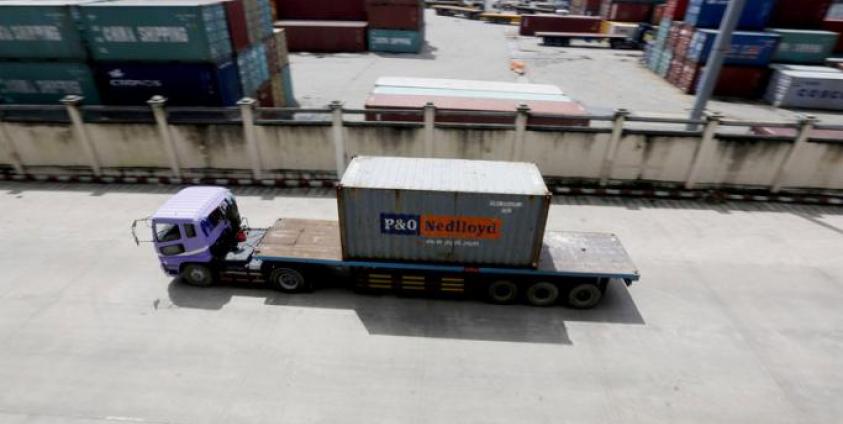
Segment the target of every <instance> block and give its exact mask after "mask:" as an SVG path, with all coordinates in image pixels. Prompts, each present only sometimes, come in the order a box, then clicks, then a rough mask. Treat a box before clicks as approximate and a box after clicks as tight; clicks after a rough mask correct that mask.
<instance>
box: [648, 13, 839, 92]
mask: <svg viewBox="0 0 843 424" xmlns="http://www.w3.org/2000/svg"><path fill="white" fill-rule="evenodd" d="M726 3H727V1H724V0H690V1H689V2H688V3H687V4H688V8H687V13H686V14H685V16H684V19H685V20H684V21H676V20H675V19H676V17H677V16H679V14H678V13H677V11H678V10H680V9H681V8H682V7H683V2H680V1H670V2H668V3H667V5H666V7H665V17H664V18H663V19H662V22H661V24H660V25H659V28H658V31H657V36H656V40H655V41H654V42H653V43H652V44H651V45H649V46H648V47H647V49H646V53H645V62H646V64H647V66H648V67H649V68H650V69H652V70H653V71H654V72H656V73H658V74H659V75H662V76H663V77H665V78H666V79H667V80H668V81H669V82H671V83H673V84H674V85H676V86H678V87H679V88H680V89H681V90H682V91H683V92H685V93H688V94H693V93H695V92H696V89H697V86H698V84H699V82H700V80H701V78H700V77H701V76H702V74H703V72H704V71H705V65H706V63H707V61H708V58H709V56H710V54H711V51H712V49H713V46H714V41H715V38H716V36H717V34H718V31H717V30H716V29H711V28H717V27H719V25H720V21H721V20H722V18H723V14H724V13H725V8H726ZM805 7H809V9H807V10H806V9H804V8H805ZM811 7H812V8H813V9H810V8H811ZM792 8H803V9H800V10H799V11H794V12H793V13H789V12H787V10H788V9H792ZM827 9H828V2H827V1H819V0H818V1H807V2H804V3H803V2H801V1H800V2H799V4H798V5H795V3H794V2H793V1H784V0H782V1H779V2H778V3H777V2H775V1H771V0H748V2H747V6H746V9H745V10H744V11H743V13H742V15H741V20H740V23H739V30H738V31H736V32H735V33H734V34H733V37H732V45H731V49H730V51H729V53H728V54H727V56H726V61H725V65H724V67H723V70H722V71H721V73H720V76H719V78H718V83H717V85H716V88H715V92H714V93H715V95H719V96H728V97H743V98H758V97H760V96H762V95H763V94H764V93H765V89H766V88H767V86H768V84H767V82H768V80H769V77H770V75H771V73H772V72H771V71H770V69H769V65H770V63H772V62H787V63H801V64H811V63H822V62H823V61H825V59H826V58H827V57H828V56H829V55H830V54H831V52H832V50H833V49H834V47H835V42H836V41H837V40H838V38H837V37H838V34H837V33H834V32H829V31H818V30H816V29H817V28H818V27H819V26H820V25H822V19H821V18H817V16H819V15H824V14H825V13H826V10H827ZM770 19H776V20H775V21H774V22H775V23H776V24H778V25H782V26H786V27H784V28H769V29H766V32H759V31H749V30H758V29H765V28H768V26H769V25H768V21H769V20H770ZM791 27H796V29H794V28H791ZM805 28H810V29H805ZM827 69H831V68H827ZM788 72H797V71H793V70H790V71H788ZM780 73H781V71H776V75H779V74H780ZM805 74H806V72H804V70H803V71H801V74H799V75H785V76H786V77H790V78H781V79H778V78H774V81H775V84H779V81H781V84H787V85H788V86H794V87H797V86H798V87H801V88H802V90H801V91H800V92H803V93H804V92H806V91H805V90H804V88H805V87H807V86H808V85H810V84H809V83H808V79H809V78H811V75H812V76H813V77H815V79H823V80H830V82H827V81H816V80H814V81H813V83H814V84H816V86H817V87H823V88H821V89H817V90H815V91H814V92H813V93H814V94H815V95H816V96H815V97H820V98H821V97H823V96H825V97H834V96H836V95H837V94H834V93H835V92H834V89H835V88H834V87H836V85H835V84H837V83H836V82H834V81H836V78H835V77H828V76H823V75H822V74H821V73H816V72H807V74H808V75H805ZM775 84H770V86H771V87H772V86H773V85H775ZM766 91H768V90H766ZM779 91H780V92H784V91H787V90H785V89H784V88H782V89H779ZM816 93H819V94H816ZM767 98H768V99H771V98H772V97H771V95H770V94H769V91H768V94H767ZM794 98H795V95H792V94H789V95H788V94H784V95H780V96H779V97H778V98H777V99H779V100H777V101H776V102H775V104H777V105H788V104H792V105H797V103H799V102H795V101H793V100H792V99H794ZM841 98H843V97H838V100H837V102H838V104H839V105H838V107H840V108H843V102H840V100H839V99H841ZM788 102H789V103H788ZM807 103H810V102H809V101H805V102H802V103H799V104H798V106H799V107H804V106H803V105H804V104H807ZM815 104H816V105H817V106H818V107H828V105H827V104H825V103H823V102H822V101H820V100H818V101H815Z"/></svg>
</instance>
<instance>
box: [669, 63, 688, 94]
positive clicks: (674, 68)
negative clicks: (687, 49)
mask: <svg viewBox="0 0 843 424" xmlns="http://www.w3.org/2000/svg"><path fill="white" fill-rule="evenodd" d="M684 72H685V59H684V58H681V57H678V58H674V59H673V60H671V61H670V67H669V68H668V69H667V82H669V83H671V84H673V85H675V86H677V87H678V86H679V81H680V80H681V79H682V74H683V73H684Z"/></svg>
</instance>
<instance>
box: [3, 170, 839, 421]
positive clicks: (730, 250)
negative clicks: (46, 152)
mask: <svg viewBox="0 0 843 424" xmlns="http://www.w3.org/2000/svg"><path fill="white" fill-rule="evenodd" d="M175 190H176V188H174V187H169V186H155V185H135V186H131V185H126V186H122V185H114V186H100V185H84V184H80V185H64V184H46V183H44V184H37V183H0V205H2V211H3V213H2V215H0V240H2V242H3V245H2V246H3V247H2V248H0V249H2V250H0V269H2V272H1V273H0V346H2V349H0V382H2V385H0V422H2V423H9V424H21V423H27V424H34V423H37V424H44V423H72V424H80V423H102V422H141V423H185V424H187V423H203V424H211V423H279V422H287V423H366V424H370V423H399V422H400V423H454V422H461V423H516V422H518V423H564V422H570V423H584V422H589V423H618V422H623V423H647V424H649V423H656V422H664V423H675V422H683V423H712V422H734V423H738V422H740V423H742V422H763V423H795V422H810V423H836V422H841V421H843V406H841V403H840V402H839V399H840V398H841V396H843V359H841V356H840V352H841V351H843V332H841V328H843V314H841V313H840V305H841V304H843V277H841V275H843V261H841V260H840V252H841V251H843V209H840V208H832V207H820V206H799V205H777V204H765V203H724V204H709V203H702V202H685V201H670V200H644V199H629V200H624V199H602V198H589V197H557V198H555V203H554V206H553V207H552V209H551V213H550V218H549V224H548V229H549V230H576V231H606V232H614V233H616V234H617V235H618V236H619V238H620V239H621V240H622V242H623V243H624V244H625V246H626V248H627V250H628V251H629V253H630V255H631V256H632V258H633V259H634V260H635V261H636V263H637V265H638V266H639V268H640V271H641V274H642V276H643V278H642V280H641V281H640V282H638V283H636V284H634V285H633V286H631V287H629V288H626V287H625V286H624V285H623V284H621V283H619V282H616V283H614V284H613V285H612V286H611V287H610V289H609V296H608V297H607V298H606V299H605V302H604V303H602V304H601V305H600V306H598V307H597V308H596V309H593V310H589V311H576V310H571V309H567V308H564V307H553V308H533V307H528V306H494V305H489V304H485V303H481V302H477V301H460V300H445V299H435V298H408V297H399V296H372V295H360V294H355V293H353V292H350V291H346V290H342V289H339V288H335V289H328V290H324V291H317V292H315V293H312V294H302V295H287V294H282V293H277V292H274V291H271V290H268V289H263V288H260V287H258V288H250V287H245V286H221V287H213V288H208V289H198V288H192V287H187V286H184V285H182V284H180V283H179V282H178V281H174V280H172V279H171V278H169V277H167V276H165V275H164V274H163V273H162V272H161V270H160V268H159V266H158V264H157V260H156V257H155V255H154V252H153V250H152V248H151V246H149V245H143V244H142V245H141V246H135V244H134V242H133V241H132V239H131V236H130V233H129V225H130V223H131V221H132V220H133V219H135V218H139V217H143V216H147V215H149V214H151V213H152V212H153V211H154V210H155V209H156V208H157V207H158V206H159V205H160V204H161V203H162V202H164V201H165V199H166V198H167V197H168V196H169V195H170V194H172V193H173V192H174V191H175ZM236 194H237V195H238V198H239V202H240V209H241V211H242V213H243V214H244V216H247V217H248V219H249V222H250V223H251V225H253V226H257V227H260V226H268V225H270V224H271V223H272V222H273V221H274V220H275V219H276V218H278V217H306V218H321V219H335V217H336V206H335V203H334V199H333V197H332V194H331V192H330V191H327V190H315V191H291V190H286V191H285V190H275V189H265V188H243V189H237V190H236Z"/></svg>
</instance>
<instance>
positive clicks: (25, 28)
mask: <svg viewBox="0 0 843 424" xmlns="http://www.w3.org/2000/svg"><path fill="white" fill-rule="evenodd" d="M92 1H94V0H37V1H33V0H30V1H23V0H14V1H0V58H5V59H76V60H81V59H85V58H86V57H87V53H86V51H85V47H84V45H83V44H82V34H81V33H80V31H79V27H78V19H77V18H78V13H79V9H78V7H77V6H78V5H80V4H84V3H91V2H92Z"/></svg>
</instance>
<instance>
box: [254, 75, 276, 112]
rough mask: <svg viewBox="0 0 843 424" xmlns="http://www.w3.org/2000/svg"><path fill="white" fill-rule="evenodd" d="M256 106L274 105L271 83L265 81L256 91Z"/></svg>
mask: <svg viewBox="0 0 843 424" xmlns="http://www.w3.org/2000/svg"><path fill="white" fill-rule="evenodd" d="M257 98H258V99H257V100H258V106H260V107H275V102H274V101H273V100H272V83H271V82H269V81H267V82H266V83H264V84H263V85H262V86H261V87H260V88H259V89H258V92H257Z"/></svg>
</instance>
